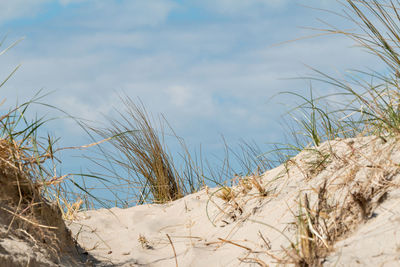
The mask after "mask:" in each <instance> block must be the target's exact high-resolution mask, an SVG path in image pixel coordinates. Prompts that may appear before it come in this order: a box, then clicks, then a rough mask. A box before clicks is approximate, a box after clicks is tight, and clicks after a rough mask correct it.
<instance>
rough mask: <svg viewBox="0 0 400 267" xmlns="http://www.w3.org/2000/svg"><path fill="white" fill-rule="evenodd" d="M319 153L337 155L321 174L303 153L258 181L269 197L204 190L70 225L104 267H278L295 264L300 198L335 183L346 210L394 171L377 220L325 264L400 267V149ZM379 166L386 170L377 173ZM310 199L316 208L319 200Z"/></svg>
mask: <svg viewBox="0 0 400 267" xmlns="http://www.w3.org/2000/svg"><path fill="white" fill-rule="evenodd" d="M319 150H320V151H325V152H330V154H332V152H334V154H335V156H331V157H330V158H329V159H330V161H329V162H328V163H327V164H326V165H324V167H323V168H321V169H317V170H315V169H313V168H311V167H310V163H311V162H312V161H313V160H315V159H316V158H315V157H316V156H315V153H310V152H302V153H301V154H299V155H298V156H296V157H295V158H294V159H293V160H292V162H291V163H289V164H288V165H287V166H288V169H289V171H288V172H287V171H286V167H285V166H283V165H281V166H279V167H277V168H275V169H273V170H270V171H268V172H266V173H265V174H263V175H262V176H260V177H256V178H255V179H257V180H258V181H259V183H260V184H261V185H262V186H263V188H265V189H266V190H267V192H268V195H267V196H266V197H262V196H260V193H259V191H258V190H257V188H255V187H254V186H253V188H252V189H251V190H250V191H249V192H244V191H243V187H240V186H236V187H234V188H233V189H234V191H235V192H236V194H237V195H236V197H235V198H234V200H231V201H229V202H226V201H224V200H223V199H221V198H219V197H217V195H218V194H219V193H220V192H218V193H215V194H214V192H215V191H216V189H204V190H202V191H200V192H198V193H195V194H192V195H189V196H186V197H185V198H182V199H179V200H177V201H174V202H172V203H169V204H165V205H155V204H153V205H142V206H136V207H132V208H128V209H119V208H113V209H110V210H107V209H100V210H94V211H87V212H80V213H79V214H78V218H77V219H76V220H75V221H72V222H68V224H69V227H70V229H71V230H72V233H73V235H74V236H75V237H76V238H77V240H78V242H79V244H80V245H81V246H82V247H84V248H86V249H87V250H88V252H89V253H90V254H91V255H93V256H94V257H95V258H97V259H98V260H100V261H101V262H102V264H103V265H107V264H110V265H122V266H163V267H166V266H176V265H178V266H210V267H211V266H267V265H263V264H268V265H272V266H275V265H276V264H277V262H278V261H282V260H284V259H289V257H288V256H287V253H286V252H285V250H286V251H290V242H289V240H290V241H292V242H294V243H296V240H297V238H298V235H297V231H296V226H295V224H294V223H293V222H295V221H296V217H295V215H297V214H298V212H299V201H298V200H299V195H300V194H304V193H308V194H310V195H312V194H314V195H315V194H316V193H315V192H316V191H317V189H318V188H319V187H321V186H322V184H323V183H324V181H325V180H327V182H328V192H329V193H328V194H329V195H330V196H331V197H335V199H337V201H338V202H340V203H342V202H343V203H345V200H344V196H345V193H346V190H350V189H348V188H350V187H347V186H348V185H350V184H352V185H354V184H356V185H359V184H360V186H362V185H363V184H364V183H366V181H367V180H369V181H372V180H374V179H378V178H379V177H380V176H382V175H385V170H384V169H385V168H386V165H385V164H386V163H387V164H389V165H390V167H387V170H390V171H391V174H392V173H393V175H392V176H393V177H392V179H391V182H392V183H393V185H392V186H391V189H390V191H389V194H388V197H387V199H386V200H385V201H384V202H383V203H382V204H381V205H380V206H378V207H377V208H376V209H375V211H374V216H373V218H369V219H368V220H366V221H365V223H364V222H362V223H361V224H360V225H358V226H357V227H355V229H354V230H352V231H350V233H349V234H347V235H346V236H344V237H343V238H342V239H343V240H341V241H338V242H337V243H336V244H335V251H333V252H332V253H331V255H330V256H328V258H327V260H326V262H325V264H326V265H332V266H334V265H335V264H338V265H337V266H357V265H359V266H400V227H399V224H400V190H398V189H397V188H398V187H397V184H398V182H399V180H400V177H399V175H397V170H396V166H395V167H393V164H398V163H399V162H400V151H399V150H398V146H397V143H396V142H395V141H391V142H388V143H383V142H382V141H381V140H379V139H376V138H359V139H355V140H338V141H332V142H331V143H329V144H328V143H325V144H323V145H322V146H321V147H320V148H319ZM344 159H347V161H346V160H344ZM375 165H379V166H384V168H383V169H382V168H380V169H379V168H375V167H374V168H371V166H375ZM389 165H388V166H389ZM314 166H315V165H314ZM368 166H369V167H368ZM393 168H394V169H393ZM397 169H398V167H397ZM353 174H354V175H353ZM350 176H351V177H352V179H350V178H349V177H350ZM349 179H350V180H349ZM379 179H380V178H379ZM374 181H375V180H374ZM376 181H377V182H376V183H379V181H380V180H379V181H378V180H376ZM329 190H330V191H329ZM310 199H311V202H312V203H313V201H314V200H315V197H313V196H311V197H310ZM341 201H342V202H341ZM167 235H168V236H169V237H170V239H171V242H170V241H169V238H168V236H167ZM174 250H175V252H176V256H175V253H174Z"/></svg>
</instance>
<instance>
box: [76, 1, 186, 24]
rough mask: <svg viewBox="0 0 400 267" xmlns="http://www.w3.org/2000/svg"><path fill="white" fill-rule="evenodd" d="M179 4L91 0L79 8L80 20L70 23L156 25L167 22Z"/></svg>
mask: <svg viewBox="0 0 400 267" xmlns="http://www.w3.org/2000/svg"><path fill="white" fill-rule="evenodd" d="M177 6H178V5H177V4H176V3H175V2H173V1H172V0H152V1H133V0H122V1H97V0H89V3H88V4H85V5H83V6H82V8H81V9H80V10H79V17H78V18H79V20H77V21H71V22H70V23H75V24H77V25H79V26H84V27H88V28H91V29H101V30H106V29H113V30H116V29H130V28H132V27H137V26H156V25H159V24H161V23H163V22H165V20H166V18H167V17H168V15H169V13H170V12H171V11H172V10H173V9H174V8H175V7H177Z"/></svg>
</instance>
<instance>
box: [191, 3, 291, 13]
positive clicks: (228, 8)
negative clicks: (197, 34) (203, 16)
mask: <svg viewBox="0 0 400 267" xmlns="http://www.w3.org/2000/svg"><path fill="white" fill-rule="evenodd" d="M195 2H196V3H197V4H198V5H199V6H204V7H206V8H207V9H209V10H213V11H215V12H218V13H221V14H224V15H230V16H242V17H254V16H260V15H261V14H262V13H264V12H265V11H268V10H270V9H277V8H282V7H284V6H285V5H286V4H288V3H289V2H290V1H289V0H245V1H241V0H218V1H214V0H195Z"/></svg>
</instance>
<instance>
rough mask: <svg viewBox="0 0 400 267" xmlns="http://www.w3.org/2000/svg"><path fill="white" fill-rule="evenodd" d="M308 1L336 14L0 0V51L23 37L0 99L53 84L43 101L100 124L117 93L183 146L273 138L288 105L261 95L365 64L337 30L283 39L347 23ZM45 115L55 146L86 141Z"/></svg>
mask: <svg viewBox="0 0 400 267" xmlns="http://www.w3.org/2000/svg"><path fill="white" fill-rule="evenodd" d="M304 4H306V5H307V6H312V7H313V8H314V9H312V8H310V7H306V6H304ZM318 9H329V10H334V11H336V12H338V13H339V14H342V13H343V7H342V6H341V5H340V4H338V3H337V2H336V1H333V0H307V1H305V0H304V1H300V0H246V1H243V0H188V1H182V0H58V1H56V0H6V1H1V3H0V29H1V31H0V35H1V36H5V35H7V39H6V41H5V43H4V45H3V48H5V47H7V45H10V44H11V43H12V42H14V41H16V40H18V39H20V38H22V37H23V38H24V40H23V41H22V42H20V43H19V44H18V45H17V46H16V47H14V48H13V49H11V50H10V51H8V52H7V53H6V54H4V55H2V56H1V57H0V79H3V78H4V77H6V76H7V75H8V74H9V73H10V72H11V71H12V69H13V68H14V67H15V66H16V65H18V64H20V63H21V64H22V66H21V68H20V69H19V70H18V71H17V73H16V74H15V75H14V76H13V77H12V78H11V79H10V80H9V81H8V83H7V84H6V85H5V86H4V87H3V88H1V98H6V99H7V101H6V103H5V104H4V105H3V107H7V108H8V107H10V106H12V105H13V104H14V103H15V101H16V99H19V101H20V102H21V101H23V100H26V99H29V98H30V97H32V96H33V94H34V93H35V92H37V91H38V90H39V89H43V90H44V92H52V91H54V92H53V93H52V94H51V95H49V96H47V97H46V98H45V99H44V101H46V102H48V103H51V104H52V105H55V106H57V107H59V108H62V109H63V110H65V111H66V112H68V113H70V114H71V115H74V116H79V117H82V118H85V119H88V120H93V121H102V120H103V115H102V114H105V115H107V114H112V110H113V108H118V107H120V106H121V104H120V102H119V99H118V97H117V95H118V93H121V92H124V93H126V94H127V95H129V96H130V97H132V98H134V99H137V98H140V99H141V100H142V101H143V103H144V104H145V106H146V107H147V109H148V110H149V111H150V112H151V113H153V114H157V113H163V114H164V115H165V117H166V118H167V119H168V121H169V122H170V124H171V125H172V127H173V128H174V129H175V131H176V132H177V134H178V135H180V136H182V137H184V138H185V139H186V140H187V142H188V143H189V145H191V146H197V145H198V144H200V143H201V144H202V146H203V148H204V147H205V148H206V150H207V149H208V151H212V152H215V151H217V150H218V149H220V148H221V138H220V136H221V134H223V135H224V136H225V137H226V139H227V140H228V141H229V142H230V143H231V144H233V145H234V144H235V143H237V142H238V140H239V139H241V138H243V139H245V140H254V141H255V142H256V143H257V144H259V145H260V146H262V145H263V144H265V143H270V142H279V141H282V128H281V127H280V125H279V122H280V121H281V117H280V116H281V115H282V114H284V113H285V111H287V110H288V109H289V108H290V107H291V106H293V105H294V103H295V102H296V101H295V100H294V99H292V98H291V97H289V96H279V97H276V98H273V99H272V100H271V97H272V96H274V95H275V94H277V93H279V92H282V91H293V92H306V91H307V90H308V87H309V83H308V82H307V81H302V80H287V79H286V78H293V77H299V76H305V75H308V74H310V73H311V71H310V70H309V69H307V68H306V67H305V65H304V64H307V65H310V66H312V67H314V68H317V69H319V70H322V71H325V72H327V73H330V74H334V75H339V76H340V75H341V73H343V72H344V71H345V70H347V69H352V68H361V69H362V68H363V67H365V66H368V65H369V66H371V64H372V65H373V64H375V63H374V59H373V58H371V57H370V56H368V55H367V54H366V53H365V52H363V51H360V49H357V48H354V47H352V45H353V43H352V42H351V41H349V40H346V39H344V38H342V37H340V36H325V37H318V38H307V39H302V40H299V41H296V42H288V43H283V42H286V41H290V40H294V39H297V38H301V37H305V36H310V35H313V34H316V33H317V32H314V31H312V30H308V29H305V28H304V27H314V28H323V27H326V25H324V24H323V23H322V22H321V20H323V21H326V22H328V23H330V24H332V25H336V26H339V27H340V28H346V27H348V25H351V24H349V23H348V22H346V21H345V20H343V18H341V17H339V16H335V15H332V14H330V13H328V12H326V11H322V10H318ZM280 43H283V44H280ZM277 44H280V45H277ZM317 89H318V88H317ZM38 112H42V111H41V110H40V108H38ZM50 115H51V114H50ZM56 123H57V125H56V126H55V127H53V128H51V129H49V130H50V131H54V134H55V135H57V136H59V137H61V138H62V140H64V142H65V144H66V145H81V144H83V143H85V137H83V136H84V134H83V133H82V132H81V131H80V130H79V128H78V127H77V126H76V125H74V124H73V123H72V122H69V121H68V120H61V121H57V122H56ZM54 129H56V130H54ZM214 150H215V151H214ZM216 153H218V152H216Z"/></svg>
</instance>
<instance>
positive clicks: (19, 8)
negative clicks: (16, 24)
mask: <svg viewBox="0 0 400 267" xmlns="http://www.w3.org/2000/svg"><path fill="white" fill-rule="evenodd" d="M49 1H51V0H12V1H7V0H6V1H1V2H0V25H1V23H4V22H5V21H8V20H12V19H16V18H20V17H34V16H35V15H36V14H37V13H38V12H39V11H40V10H41V8H42V6H43V4H45V3H48V2H49Z"/></svg>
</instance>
